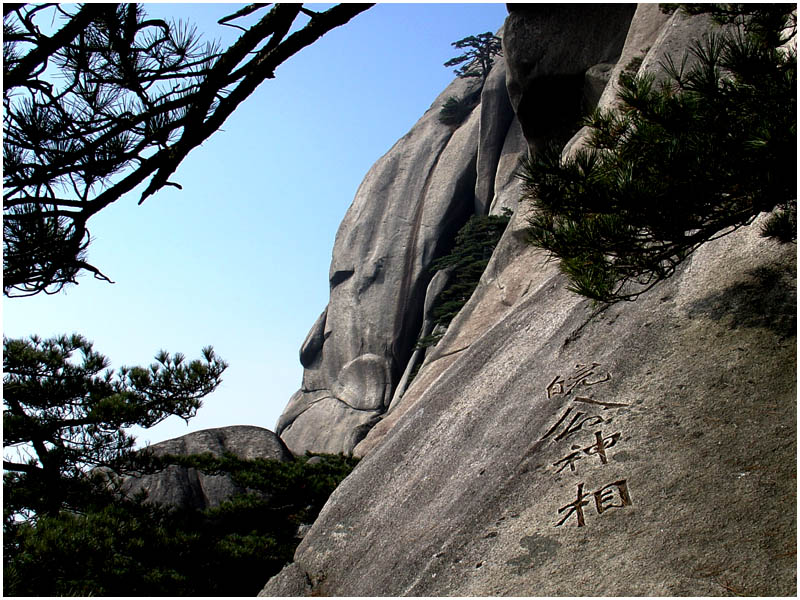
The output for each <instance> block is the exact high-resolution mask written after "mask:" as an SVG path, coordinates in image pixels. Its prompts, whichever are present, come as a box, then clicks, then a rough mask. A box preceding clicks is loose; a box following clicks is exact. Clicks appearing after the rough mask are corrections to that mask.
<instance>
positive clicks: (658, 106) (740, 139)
mask: <svg viewBox="0 0 800 600" xmlns="http://www.w3.org/2000/svg"><path fill="white" fill-rule="evenodd" d="M692 6H693V8H691V10H693V11H695V12H698V11H701V10H704V11H708V10H715V12H714V14H715V16H716V17H717V18H718V19H719V20H720V21H721V22H724V23H727V24H729V25H730V27H729V28H728V30H725V31H723V32H721V33H712V34H709V35H707V36H706V37H705V38H704V39H703V40H702V41H699V42H697V43H695V44H694V45H693V46H692V47H691V49H690V54H689V55H688V56H687V57H684V58H683V59H682V60H675V59H674V57H670V58H668V59H667V60H666V61H664V62H663V64H662V67H663V68H664V70H665V72H666V74H667V77H668V79H667V81H665V82H662V83H656V81H655V78H654V77H653V76H652V75H650V74H644V75H639V76H633V75H631V74H626V73H623V74H622V76H621V77H620V87H621V89H620V92H619V99H620V102H621V106H620V108H619V109H617V110H605V111H595V112H594V113H593V114H591V115H590V116H589V117H588V118H587V119H586V121H585V123H584V124H585V125H588V126H589V127H590V128H591V136H590V138H589V142H588V145H587V147H586V148H584V149H582V150H580V151H578V152H577V153H576V154H575V155H574V157H573V158H570V159H567V160H562V157H561V153H560V150H559V149H558V148H550V149H549V150H548V151H546V152H543V153H542V154H540V155H537V156H534V157H532V158H528V159H527V160H525V161H524V162H523V166H522V169H521V172H520V177H521V179H522V181H523V184H524V186H525V189H526V197H527V198H529V199H531V200H532V201H534V203H535V206H536V207H537V211H536V213H535V215H534V217H532V219H531V221H530V230H529V232H530V239H531V242H532V243H533V244H534V245H536V246H538V247H541V248H544V249H546V250H548V251H549V252H550V253H551V254H552V255H553V256H554V257H556V258H558V259H559V260H560V265H561V268H562V270H563V271H564V272H565V273H566V274H567V276H568V278H569V280H570V289H571V290H572V291H574V292H576V293H579V294H582V295H584V296H586V297H588V298H591V299H593V300H595V301H598V302H601V303H610V302H615V301H618V300H633V299H635V298H637V297H638V296H639V295H640V294H641V293H643V292H645V291H647V290H648V289H650V288H651V287H652V286H654V285H656V284H657V283H658V282H659V281H662V280H663V279H665V278H667V277H669V276H670V275H672V274H673V273H674V272H675V269H676V268H677V267H678V265H679V264H680V263H681V261H683V260H684V259H686V257H687V256H689V255H690V254H691V253H692V252H693V251H694V250H696V249H697V248H698V247H699V246H700V245H702V244H704V243H705V242H707V241H709V240H712V239H715V238H718V237H720V236H722V235H726V234H728V233H730V232H732V231H734V230H735V229H737V228H739V227H742V226H744V225H748V224H750V223H751V222H752V221H753V220H754V219H755V217H756V216H758V215H759V214H760V213H762V212H765V211H767V212H768V211H772V210H773V209H776V208H777V209H778V210H777V213H776V214H777V216H776V217H775V219H774V220H773V221H770V222H769V223H768V225H767V230H766V233H768V234H773V235H779V237H780V239H781V240H783V241H786V240H796V225H795V222H796V216H795V215H796V177H797V175H796V174H797V166H796V161H797V150H796V137H797V132H796V106H797V99H796V86H797V58H796V51H795V49H791V48H790V49H787V48H786V46H785V44H786V43H787V42H789V41H791V40H793V39H794V36H795V31H796V25H795V21H794V20H793V18H794V15H793V13H792V9H793V8H794V5H757V7H754V6H749V5H748V6H745V7H744V8H743V7H742V5H723V8H715V7H714V6H713V5H692ZM787 25H788V27H787ZM781 46H783V47H782V48H781Z"/></svg>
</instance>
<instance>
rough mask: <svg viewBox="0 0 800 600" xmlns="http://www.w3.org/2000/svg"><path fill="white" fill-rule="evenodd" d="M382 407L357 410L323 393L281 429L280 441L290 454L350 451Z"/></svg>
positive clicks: (341, 452)
mask: <svg viewBox="0 0 800 600" xmlns="http://www.w3.org/2000/svg"><path fill="white" fill-rule="evenodd" d="M382 412H383V411H382V410H381V411H378V410H358V409H355V408H353V407H351V406H349V405H347V404H345V403H344V402H342V401H340V400H338V399H336V398H334V397H332V396H326V397H324V398H321V399H320V400H316V401H315V402H314V403H313V404H311V405H310V406H309V407H307V408H304V410H303V411H302V412H301V413H300V414H299V415H298V416H297V417H296V418H295V419H294V420H293V421H292V426H291V427H289V428H288V429H286V430H285V431H284V432H283V437H282V438H281V439H283V441H284V442H285V443H286V445H287V446H288V447H289V449H290V450H292V452H293V453H294V454H300V453H301V451H302V452H305V449H308V448H313V452H326V453H331V454H350V453H351V452H352V450H353V448H354V447H355V445H356V444H358V442H360V441H361V440H362V439H363V438H364V436H365V435H366V433H367V431H369V429H370V428H371V427H372V426H373V425H374V424H375V422H376V421H377V420H378V418H379V417H380V415H381V413H382Z"/></svg>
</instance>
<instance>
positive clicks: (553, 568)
mask: <svg viewBox="0 0 800 600" xmlns="http://www.w3.org/2000/svg"><path fill="white" fill-rule="evenodd" d="M633 9H634V7H632V6H615V7H604V6H602V5H596V6H593V7H590V8H589V7H587V8H586V9H584V8H583V6H581V7H576V6H569V5H550V6H546V5H545V6H543V5H537V6H534V7H531V8H529V9H525V8H522V7H519V8H518V7H512V13H511V15H510V16H509V19H508V20H507V22H506V26H505V28H504V31H505V37H504V50H505V52H504V54H505V68H506V82H507V85H508V89H509V98H510V102H511V104H512V106H513V107H514V110H515V111H516V119H515V120H514V121H512V124H511V125H510V128H509V132H516V133H515V134H513V135H515V136H516V137H515V138H514V140H516V141H509V140H510V139H511V135H512V134H511V133H509V135H508V136H507V138H506V140H505V142H504V144H503V149H502V150H501V154H500V157H499V159H498V166H497V167H496V170H495V175H494V181H495V183H494V186H495V197H494V198H493V200H492V202H491V203H490V206H492V211H493V212H494V211H495V208H494V207H495V206H497V207H499V206H511V207H512V208H514V210H515V214H514V217H513V219H512V221H511V223H510V224H509V226H508V228H507V229H506V232H505V234H504V235H503V238H502V239H501V241H500V243H499V245H498V246H497V248H496V250H495V252H494V255H493V256H492V259H491V261H490V263H489V265H488V266H487V268H486V271H485V272H484V275H483V278H482V279H481V283H480V284H479V286H478V289H477V290H476V291H475V293H474V294H473V296H472V298H471V299H470V301H469V302H468V303H467V305H466V306H465V307H464V308H463V309H462V310H461V312H460V313H459V315H458V316H457V317H456V318H455V319H454V320H453V322H452V323H451V324H450V326H449V328H448V330H447V332H446V334H445V336H444V337H443V338H442V340H441V341H440V342H439V344H438V345H437V346H436V347H435V348H434V349H433V350H432V351H429V352H428V353H427V355H426V357H425V360H424V363H423V365H422V368H421V370H420V371H419V374H418V375H417V376H416V378H415V379H414V380H413V382H412V383H411V384H410V385H409V386H408V388H407V389H405V390H404V392H403V393H402V395H398V396H397V397H395V398H393V400H392V401H391V405H390V407H389V409H388V411H385V412H384V413H383V414H380V415H377V414H376V415H373V416H372V417H371V418H373V419H374V421H376V422H374V423H370V424H369V425H370V426H371V427H370V428H369V431H368V432H365V434H366V435H363V436H362V437H363V439H360V441H357V445H356V446H355V450H354V452H355V453H356V454H358V455H361V456H363V457H364V458H363V460H362V461H361V462H360V463H359V465H358V466H357V467H356V469H355V470H354V471H353V472H352V473H351V475H350V476H349V477H348V478H347V479H345V480H344V482H343V483H342V484H341V485H340V486H339V487H338V488H337V489H336V491H335V492H334V494H333V495H332V496H331V498H330V499H329V501H328V503H327V504H326V506H325V508H324V509H323V510H322V512H321V513H320V515H319V518H318V519H317V521H316V522H315V523H314V525H313V527H312V528H311V530H310V531H309V532H308V534H307V535H306V537H305V538H304V540H303V542H302V543H301V544H300V546H299V547H298V549H297V552H296V554H295V558H294V562H293V563H292V564H290V565H288V566H287V567H286V568H285V569H284V570H283V571H282V572H281V573H280V574H278V575H277V576H275V577H273V578H272V579H271V580H270V581H269V582H268V583H267V585H266V586H265V588H264V589H263V591H262V592H261V595H264V596H276V595H277V596H281V595H345V596H405V595H411V596H443V595H448V596H582V595H587V596H618V595H630V596H634V595H635V596H639V595H643V596H667V595H674V596H677V595H688V596H721V595H748V596H783V595H789V596H793V595H795V594H796V535H797V531H796V529H797V528H796V523H797V515H796V448H797V428H796V414H797V413H796V411H797V392H796V389H797V387H796V364H797V362H796V361H797V351H796V348H797V346H796V312H797V293H796V290H797V280H796V272H797V271H796V246H795V245H793V244H790V245H780V244H778V243H777V242H775V241H772V240H769V239H766V238H763V237H761V235H760V227H761V224H762V223H763V221H764V219H765V217H766V215H762V216H761V217H759V219H757V220H756V221H755V222H754V223H753V224H752V225H751V226H749V227H743V228H741V229H739V230H737V231H735V232H733V233H731V234H730V235H727V236H725V237H722V238H720V239H717V240H715V241H713V242H709V243H707V244H706V245H704V246H702V247H701V248H700V249H699V250H698V251H697V252H695V253H694V254H693V255H692V256H691V257H690V258H689V259H688V260H687V261H686V262H684V263H683V264H682V265H681V266H680V268H679V269H678V271H677V273H676V274H675V275H674V276H673V277H671V278H670V279H668V280H666V281H664V282H662V283H661V284H660V285H658V286H657V287H655V288H654V289H653V290H651V291H650V292H648V293H646V294H644V295H643V296H641V297H640V298H639V299H638V300H637V301H636V302H633V303H629V302H621V303H618V304H615V305H613V306H611V307H609V308H606V309H604V310H600V309H598V308H597V307H595V306H594V305H592V303H591V302H589V301H587V300H585V299H582V298H581V297H579V296H576V295H574V294H572V293H570V292H568V291H567V290H566V289H565V288H566V285H567V282H566V280H565V278H564V276H563V275H562V274H561V273H560V271H559V269H558V266H557V264H556V263H555V262H552V261H548V260H547V256H546V255H545V254H544V253H542V252H540V251H538V250H536V249H534V248H532V247H530V246H528V245H527V244H526V243H525V242H524V229H525V226H526V222H525V212H526V211H527V210H528V208H527V207H524V206H517V204H516V202H515V201H514V199H513V196H514V194H515V193H516V191H515V190H516V188H515V184H513V183H511V182H512V178H511V177H510V176H509V174H510V173H511V172H512V171H513V167H511V166H510V165H511V164H512V163H513V162H514V159H513V158H512V157H518V156H519V155H518V153H519V151H520V148H519V145H517V144H518V140H519V139H520V138H519V136H520V135H522V132H524V136H525V138H526V139H527V142H528V145H529V147H530V148H531V149H533V150H534V151H535V149H536V148H537V146H538V144H540V143H541V142H542V140H546V139H554V138H555V139H557V140H559V141H560V142H561V143H565V144H566V145H565V153H569V152H572V151H574V149H575V148H577V147H579V146H580V144H581V143H583V141H584V140H585V135H586V132H585V131H579V130H578V129H577V127H575V126H574V124H573V126H572V127H573V129H574V130H572V129H570V127H568V126H567V125H566V124H565V123H564V122H561V121H558V122H557V120H551V121H548V118H547V117H548V116H549V115H548V113H547V112H546V111H545V112H542V109H543V107H544V106H551V107H552V106H553V104H552V102H551V101H550V100H548V101H547V103H543V102H544V101H543V100H542V99H541V98H538V99H537V97H538V96H541V95H542V94H544V93H546V92H547V91H548V89H549V88H548V87H547V85H546V84H547V82H548V81H549V82H553V81H557V82H562V83H564V85H563V86H562V87H560V88H559V89H558V94H559V95H562V94H564V95H566V99H567V100H568V102H566V104H565V105H566V106H572V105H573V104H572V103H574V104H575V105H576V106H577V105H580V103H581V102H584V101H585V99H586V98H587V97H588V98H598V97H599V98H600V104H601V106H611V105H613V102H614V95H615V86H616V80H617V77H618V75H619V72H620V71H621V70H622V69H624V68H626V67H627V66H628V64H629V63H630V60H631V58H634V57H640V58H641V59H642V60H641V66H640V67H638V68H640V69H642V70H645V71H649V72H653V73H656V74H657V73H658V72H659V69H660V67H659V65H658V60H659V59H660V58H662V57H663V56H664V55H665V54H667V53H674V52H678V53H680V52H682V51H683V50H685V49H686V48H687V44H688V43H689V42H690V41H691V40H692V39H696V38H697V37H699V36H700V35H702V33H703V32H705V31H707V30H708V29H709V27H711V25H710V22H709V20H708V19H707V18H705V17H686V16H683V15H680V14H676V15H673V16H669V15H665V14H663V13H661V12H660V11H659V9H658V6H657V5H639V6H638V7H635V14H634V13H633ZM626 10H627V11H628V12H626ZM582 19H583V20H582ZM615 24H616V25H615ZM618 29H619V30H618ZM570 32H572V33H574V35H575V36H576V37H573V38H570V37H569V36H570V35H572V33H570ZM581 36H583V38H581ZM584 38H585V39H586V40H587V41H586V44H587V47H590V48H594V50H589V49H586V48H583V47H580V48H579V47H578V46H579V45H580V44H581V43H582V40H583V39H584ZM515 40H517V41H515ZM623 42H624V44H623ZM614 44H617V45H616V46H614ZM613 47H616V51H613ZM531 48H533V49H531ZM534 50H535V51H536V52H545V53H546V56H545V57H538V58H537V56H538V55H536V54H535V52H534ZM551 52H553V54H550V53H551ZM559 52H561V53H562V54H563V55H564V56H566V57H567V59H565V61H566V62H565V63H564V65H563V66H560V65H559V60H558V56H559V54H558V53H559ZM615 52H616V53H615ZM678 56H680V54H679V55H678ZM599 65H602V66H599ZM578 75H580V77H579V76H578ZM562 76H564V77H563V78H562ZM567 76H568V77H567ZM578 79H580V83H578ZM602 80H606V81H607V82H608V83H607V84H606V85H605V88H604V89H603V90H602V91H601V90H600V89H599V87H602V83H598V81H602ZM559 85H560V84H559ZM598 86H599V87H598ZM473 117H475V115H473ZM554 124H555V125H557V126H554ZM467 125H468V124H467ZM467 125H465V126H462V127H466V126H467ZM433 131H435V129H433ZM459 131H461V130H459ZM463 131H465V132H466V131H469V130H468V129H464V130H463ZM471 135H475V133H472V134H471ZM434 139H437V138H436V137H434ZM418 143H420V144H422V142H418ZM465 146H467V145H466V144H465ZM494 155H496V154H493V156H494ZM470 156H471V154H470ZM385 160H386V157H384V159H382V161H385ZM487 162H489V163H492V164H493V163H494V159H491V160H489V159H488V158H487ZM378 164H379V165H380V164H382V163H381V162H379V163H378ZM478 164H481V161H480V159H478ZM424 175H425V174H424V173H423V174H419V176H420V177H422V176H424ZM484 176H485V175H481V177H484ZM367 180H368V181H369V180H370V175H368V177H367ZM500 182H502V183H500ZM365 185H366V184H365ZM498 185H505V186H506V187H504V188H503V189H504V190H505V191H503V192H502V193H500V194H498V191H497V190H498ZM362 187H363V186H362ZM475 189H476V190H480V189H483V187H482V185H481V183H480V182H478V183H477V184H476V186H475ZM484 197H485V196H484ZM357 201H358V198H357ZM355 206H356V204H355V203H354V207H355ZM360 210H362V211H363V210H365V209H360ZM498 210H499V208H498ZM351 213H352V214H350V213H349V214H348V217H347V218H346V224H345V225H343V231H355V230H358V229H359V227H360V224H359V221H358V211H357V210H355V209H351ZM364 214H365V215H366V214H367V213H366V212H365V213H364ZM367 222H369V221H367ZM340 235H342V234H341V232H340ZM368 256H369V254H364V255H362V261H361V263H357V262H356V261H353V262H348V263H347V264H343V263H342V266H341V267H336V269H333V268H332V274H333V273H336V272H339V271H341V272H344V271H347V270H349V269H353V270H354V273H355V272H356V271H357V270H358V269H364V268H367V267H368V266H369V265H372V264H373V262H372V260H371V258H370V259H369V260H366V257H368ZM338 260H339V258H337V256H336V250H335V251H334V264H336V265H338V264H339V263H338V262H337V261H338ZM359 264H360V266H355V265H359ZM370 268H371V267H370ZM383 277H384V280H386V279H389V278H390V277H393V275H391V273H390V272H389V271H383ZM394 277H402V272H401V273H397V274H395V275H394ZM357 281H359V279H358V278H357V276H356V275H355V274H354V275H352V276H349V277H348V278H347V279H345V280H343V283H341V286H345V285H348V284H349V285H355V284H356V282H357ZM335 289H338V287H337V288H334V291H335ZM423 291H424V289H423ZM393 298H395V300H396V297H393ZM395 300H392V301H390V302H388V303H387V304H386V306H391V307H395V306H397V305H396V303H395ZM331 306H333V292H332V304H331V305H330V306H329V309H328V310H329V311H330V310H331ZM354 310H357V307H356V308H355V309H354ZM392 314H395V313H392ZM359 323H360V322H358V321H356V320H354V321H352V322H351V324H352V327H353V328H352V329H350V330H348V331H349V333H347V334H345V335H356V333H354V332H358V331H362V330H363V324H359ZM315 327H317V330H319V331H321V332H323V333H321V334H320V339H323V340H324V343H323V344H316V346H315V347H322V348H323V350H322V354H323V356H324V355H325V354H326V353H328V352H329V348H330V346H329V344H332V343H333V340H334V337H333V336H334V335H335V334H336V332H337V330H336V328H334V329H332V330H331V329H329V328H328V326H327V325H324V324H323V325H321V326H319V325H318V326H315ZM367 329H368V328H367ZM358 335H361V334H358ZM326 336H327V337H326ZM312 345H313V344H312ZM357 346H358V345H355V347H357ZM333 347H335V346H333ZM364 347H365V348H367V345H366V344H365V345H364ZM367 351H370V350H369V348H367ZM367 351H364V352H367ZM370 352H371V353H372V354H374V355H375V356H385V354H383V355H382V354H380V353H379V352H377V351H374V350H371V351H370ZM362 353H363V352H362ZM349 360H352V358H351V359H349ZM370 360H374V359H370ZM376 362H377V361H376ZM398 362H399V363H402V361H398ZM304 364H305V363H304ZM316 364H320V365H321V364H323V363H322V362H320V363H316ZM344 364H346V363H344V362H343V364H342V367H344ZM370 368H373V367H370ZM387 370H388V372H389V373H391V374H392V381H394V377H395V373H396V371H395V369H394V367H390V368H388V369H387ZM353 385H354V384H353ZM310 389H313V388H311V386H309V390H310ZM304 393H305V392H304ZM386 397H387V396H386V395H384V396H383V398H384V406H386V405H385V398H386ZM292 406H293V405H292V404H290V406H289V407H288V408H287V411H289V409H291V408H292ZM377 412H380V411H376V413H377ZM378 416H380V420H379V421H378V419H377V417H378ZM365 423H366V421H365ZM289 431H291V429H289ZM286 433H287V432H286V430H284V439H287V436H286ZM319 435H320V438H319V439H322V438H323V437H324V434H323V433H320V434H319ZM336 435H337V434H334V437H336ZM289 437H291V436H289ZM353 439H355V437H354V438H351V440H353ZM287 443H288V442H287ZM319 443H322V444H324V443H325V442H322V441H321V442H319ZM290 447H291V444H290Z"/></svg>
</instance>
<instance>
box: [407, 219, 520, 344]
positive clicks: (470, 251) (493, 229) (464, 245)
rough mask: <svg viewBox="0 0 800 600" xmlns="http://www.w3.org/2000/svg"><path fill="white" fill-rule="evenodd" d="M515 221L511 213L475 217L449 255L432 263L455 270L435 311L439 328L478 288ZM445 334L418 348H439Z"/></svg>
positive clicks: (426, 341) (461, 231) (448, 321)
mask: <svg viewBox="0 0 800 600" xmlns="http://www.w3.org/2000/svg"><path fill="white" fill-rule="evenodd" d="M510 219H511V216H510V211H506V212H505V213H504V214H503V215H499V216H495V215H487V216H472V217H470V219H469V221H467V223H466V225H464V226H463V227H462V228H461V229H460V230H459V232H458V233H457V234H456V237H455V242H454V245H453V248H452V249H451V250H450V252H449V253H448V254H446V255H445V256H443V257H441V258H439V259H438V260H435V261H434V262H433V263H431V266H430V269H431V270H432V271H439V270H442V269H452V273H451V274H450V280H449V281H448V283H447V285H446V286H445V288H444V289H443V290H442V292H441V294H439V297H438V298H437V299H436V302H435V303H434V305H433V308H432V311H431V312H432V316H433V318H434V320H435V323H436V325H442V326H444V327H447V325H448V324H449V323H450V321H452V320H453V317H455V316H456V315H457V314H458V312H459V311H460V310H461V309H462V308H463V306H464V305H465V304H466V303H467V300H469V299H470V297H471V296H472V292H474V291H475V288H476V287H478V282H479V281H480V279H481V275H483V272H484V270H485V269H486V265H487V264H489V259H490V258H491V257H492V252H494V249H495V247H496V246H497V243H498V242H499V241H500V237H501V236H502V235H503V232H504V231H505V229H506V226H507V225H508V222H509V220H510ZM440 338H441V335H434V336H429V337H427V338H423V339H420V340H419V341H418V343H417V345H418V347H422V348H424V347H427V346H432V345H435V344H436V343H437V342H438V341H439V339H440Z"/></svg>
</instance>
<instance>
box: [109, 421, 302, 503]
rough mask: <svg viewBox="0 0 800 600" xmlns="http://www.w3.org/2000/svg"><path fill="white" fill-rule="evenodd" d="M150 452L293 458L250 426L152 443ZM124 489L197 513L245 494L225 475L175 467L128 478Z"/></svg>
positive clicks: (275, 440) (275, 438)
mask: <svg viewBox="0 0 800 600" xmlns="http://www.w3.org/2000/svg"><path fill="white" fill-rule="evenodd" d="M150 449H151V450H152V451H153V452H154V453H155V454H156V455H164V454H178V455H190V454H201V453H205V452H210V453H211V454H213V455H214V456H222V455H223V454H224V453H231V454H235V455H236V456H238V457H239V458H243V459H253V458H270V459H274V460H292V458H293V457H292V454H291V453H290V452H289V451H288V449H287V448H286V446H285V445H284V444H283V442H281V440H280V438H279V437H278V436H277V435H275V434H274V433H272V432H271V431H269V430H268V429H263V428H261V427H253V426H250V425H235V426H230V427H220V428H218V429H204V430H202V431H196V432H194V433H189V434H187V435H184V436H181V437H179V438H174V439H171V440H167V441H164V442H160V443H158V444H153V445H152V446H150ZM124 486H125V489H126V491H128V492H129V493H136V492H138V491H140V490H146V491H147V493H148V496H147V497H148V500H149V501H150V502H154V503H157V504H163V505H171V506H182V507H187V508H196V509H199V510H204V509H206V508H212V507H215V506H219V504H220V503H221V502H223V501H225V500H227V499H228V498H230V497H231V496H233V495H235V494H237V493H241V492H244V491H245V490H244V489H243V488H240V487H239V486H237V485H236V484H234V483H233V481H231V479H230V477H228V476H227V475H206V474H204V473H201V472H199V471H197V470H196V469H187V468H185V467H179V466H175V465H173V466H170V467H167V468H166V469H164V470H163V471H161V472H159V473H156V474H153V475H145V476H142V477H138V478H129V479H127V480H126V481H125V483H124Z"/></svg>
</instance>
